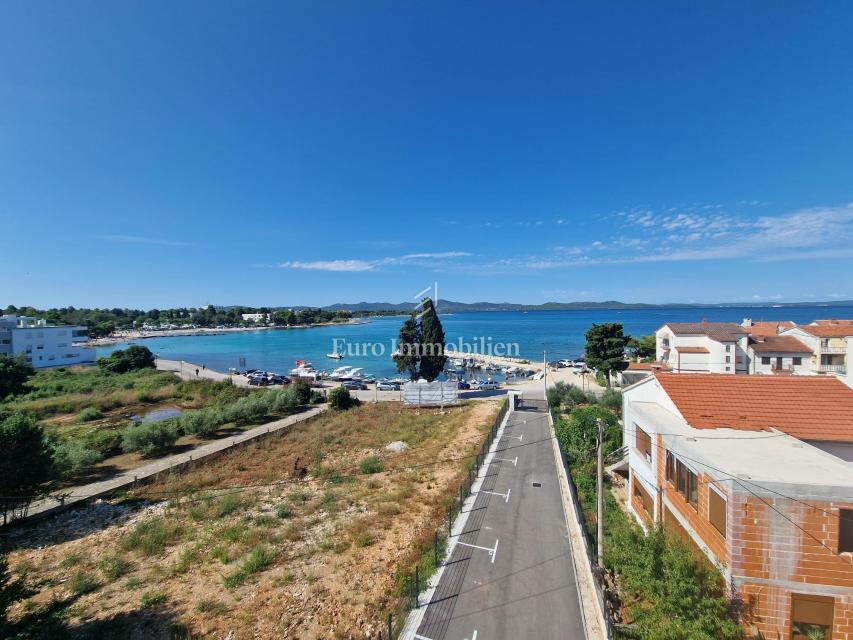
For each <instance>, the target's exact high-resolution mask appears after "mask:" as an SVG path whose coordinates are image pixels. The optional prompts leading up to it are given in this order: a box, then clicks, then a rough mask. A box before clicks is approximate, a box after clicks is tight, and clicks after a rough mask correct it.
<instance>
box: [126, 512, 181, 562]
mask: <svg viewBox="0 0 853 640" xmlns="http://www.w3.org/2000/svg"><path fill="white" fill-rule="evenodd" d="M182 534H183V528H182V527H181V526H180V525H179V524H177V523H174V522H169V521H167V520H166V519H165V518H163V517H158V518H153V519H151V520H146V521H145V522H140V523H139V524H137V525H136V527H135V528H134V529H133V530H132V531H130V532H128V533H126V534H124V535H123V536H122V537H121V538H120V539H119V546H120V547H121V548H122V549H124V550H125V551H131V550H136V551H139V552H140V553H142V554H143V555H146V556H159V555H162V554H163V552H164V551H165V550H166V545H169V544H174V543H175V542H177V541H178V540H180V537H181V535H182Z"/></svg>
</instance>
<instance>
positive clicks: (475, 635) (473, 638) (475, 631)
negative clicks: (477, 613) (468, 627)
mask: <svg viewBox="0 0 853 640" xmlns="http://www.w3.org/2000/svg"><path fill="white" fill-rule="evenodd" d="M465 640H469V638H465ZM470 640H477V630H476V629H474V635H473V636H471V638H470Z"/></svg>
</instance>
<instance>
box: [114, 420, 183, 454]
mask: <svg viewBox="0 0 853 640" xmlns="http://www.w3.org/2000/svg"><path fill="white" fill-rule="evenodd" d="M179 436H180V430H179V428H178V424H177V420H176V419H175V418H169V419H168V420H159V421H157V422H149V423H146V424H140V425H136V426H134V427H128V428H127V429H126V430H125V432H124V436H123V437H122V442H121V447H122V449H123V450H124V451H125V452H126V453H129V452H133V451H138V452H139V453H141V454H142V455H143V456H152V455H155V454H158V453H163V452H165V451H167V450H169V449H170V448H171V447H172V446H174V444H175V442H176V441H177V439H178V437H179Z"/></svg>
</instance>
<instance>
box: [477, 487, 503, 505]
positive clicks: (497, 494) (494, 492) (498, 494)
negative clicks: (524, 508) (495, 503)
mask: <svg viewBox="0 0 853 640" xmlns="http://www.w3.org/2000/svg"><path fill="white" fill-rule="evenodd" d="M510 491H512V489H507V490H506V493H498V492H497V491H486V490H485V489H480V490H479V491H475V492H474V493H490V494H492V495H493V496H500V497H501V498H503V499H504V502H506V503H507V504H509V492H510Z"/></svg>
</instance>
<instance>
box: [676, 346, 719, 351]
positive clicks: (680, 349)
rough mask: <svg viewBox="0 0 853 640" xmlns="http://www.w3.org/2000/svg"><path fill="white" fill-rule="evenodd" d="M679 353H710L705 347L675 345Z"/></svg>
mask: <svg viewBox="0 0 853 640" xmlns="http://www.w3.org/2000/svg"><path fill="white" fill-rule="evenodd" d="M675 350H676V351H678V352H679V353H711V352H710V351H708V349H707V348H706V347H688V346H684V347H675Z"/></svg>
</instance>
